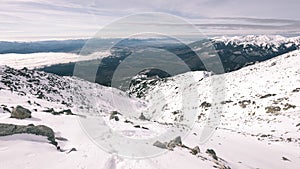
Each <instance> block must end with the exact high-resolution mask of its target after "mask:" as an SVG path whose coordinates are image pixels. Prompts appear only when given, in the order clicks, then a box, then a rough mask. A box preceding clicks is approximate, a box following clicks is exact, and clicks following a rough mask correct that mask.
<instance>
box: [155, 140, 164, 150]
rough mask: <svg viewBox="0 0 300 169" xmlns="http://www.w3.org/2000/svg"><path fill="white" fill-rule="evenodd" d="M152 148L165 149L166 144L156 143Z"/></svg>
mask: <svg viewBox="0 0 300 169" xmlns="http://www.w3.org/2000/svg"><path fill="white" fill-rule="evenodd" d="M153 146H155V147H158V148H162V149H167V144H166V143H162V142H160V141H156V142H155V143H154V144H153Z"/></svg>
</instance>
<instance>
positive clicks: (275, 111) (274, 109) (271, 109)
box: [265, 106, 281, 114]
mask: <svg viewBox="0 0 300 169" xmlns="http://www.w3.org/2000/svg"><path fill="white" fill-rule="evenodd" d="M265 110H266V113H272V114H278V113H279V111H280V110H281V108H280V107H279V106H268V107H266V108H265Z"/></svg>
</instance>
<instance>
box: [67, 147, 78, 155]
mask: <svg viewBox="0 0 300 169" xmlns="http://www.w3.org/2000/svg"><path fill="white" fill-rule="evenodd" d="M72 151H77V149H76V148H72V149H71V150H70V151H68V152H67V154H69V153H71V152H72Z"/></svg>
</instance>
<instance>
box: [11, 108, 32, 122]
mask: <svg viewBox="0 0 300 169" xmlns="http://www.w3.org/2000/svg"><path fill="white" fill-rule="evenodd" d="M11 118H16V119H26V118H31V112H30V111H29V110H28V109H25V108H24V107H22V106H17V107H16V108H14V109H13V111H12V112H11Z"/></svg>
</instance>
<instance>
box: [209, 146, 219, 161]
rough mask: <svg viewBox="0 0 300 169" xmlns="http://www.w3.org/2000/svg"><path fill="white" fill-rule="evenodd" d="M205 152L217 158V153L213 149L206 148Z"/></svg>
mask: <svg viewBox="0 0 300 169" xmlns="http://www.w3.org/2000/svg"><path fill="white" fill-rule="evenodd" d="M206 153H207V154H209V155H210V156H211V157H212V158H213V159H215V160H218V157H217V154H216V152H215V151H214V150H213V149H207V150H206Z"/></svg>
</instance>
